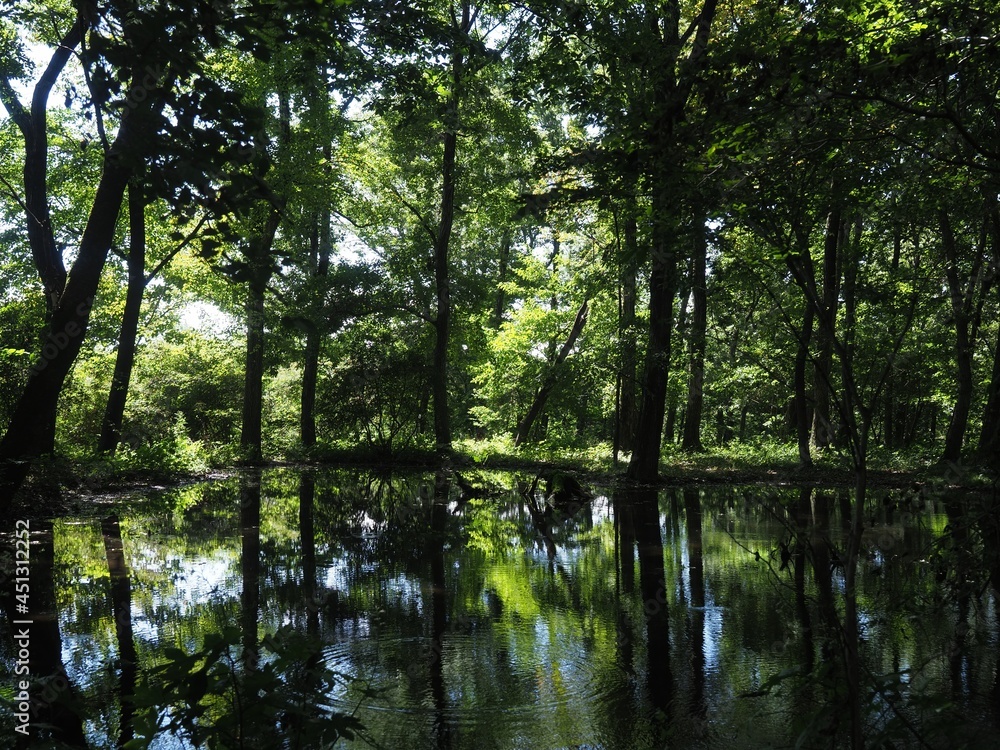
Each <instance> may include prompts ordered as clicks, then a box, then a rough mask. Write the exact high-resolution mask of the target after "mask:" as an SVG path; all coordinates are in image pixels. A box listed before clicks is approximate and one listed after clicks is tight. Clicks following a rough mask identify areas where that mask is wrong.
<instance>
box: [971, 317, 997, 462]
mask: <svg viewBox="0 0 1000 750" xmlns="http://www.w3.org/2000/svg"><path fill="white" fill-rule="evenodd" d="M976 456H977V457H979V458H980V459H983V460H986V461H988V462H989V463H991V464H993V465H996V464H997V463H998V461H1000V330H998V331H997V341H996V345H995V346H994V352H993V372H992V373H991V375H990V384H989V388H988V390H987V397H986V408H985V409H984V411H983V427H982V431H981V432H980V433H979V445H978V446H977V448H976Z"/></svg>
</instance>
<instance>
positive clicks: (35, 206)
mask: <svg viewBox="0 0 1000 750" xmlns="http://www.w3.org/2000/svg"><path fill="white" fill-rule="evenodd" d="M87 26H88V22H87V20H86V18H85V17H84V14H83V13H79V14H78V15H77V17H76V18H75V19H74V23H73V26H72V27H71V28H70V29H69V31H67V32H66V34H65V35H64V36H63V38H62V39H61V40H60V41H59V44H58V46H56V47H55V48H54V51H53V52H52V57H51V58H50V59H49V62H48V64H47V65H46V66H45V70H43V71H42V75H41V76H40V77H39V79H38V82H37V83H36V84H35V88H34V90H33V91H32V95H31V104H30V105H29V106H28V107H25V106H24V105H23V104H22V103H21V101H20V99H19V98H18V96H17V93H16V92H15V91H14V89H13V88H12V87H11V85H10V83H9V80H8V77H7V76H6V75H0V101H2V102H3V105H4V108H5V109H6V110H7V112H8V114H9V115H10V119H11V120H13V122H14V124H15V125H16V126H17V128H18V130H20V131H21V136H22V137H23V138H24V203H23V208H24V219H25V229H26V234H27V236H28V245H29V246H30V247H31V255H32V259H33V260H34V263H35V269H36V270H37V271H38V277H39V279H41V282H42V287H43V291H44V294H45V305H46V310H47V312H48V314H49V315H52V314H54V313H55V311H56V308H57V307H58V306H59V302H60V298H61V297H62V293H63V289H64V288H65V286H66V267H65V265H64V263H63V257H62V252H61V251H60V249H59V247H58V245H56V241H55V232H54V231H53V228H52V218H51V213H50V211H49V190H48V164H49V139H48V134H49V123H48V101H49V94H50V93H51V91H52V87H53V86H55V84H56V81H57V80H58V79H59V76H60V75H61V74H62V71H63V69H64V68H65V67H66V64H67V63H68V62H69V60H70V58H71V57H72V56H73V54H74V50H75V49H76V47H77V46H78V45H79V44H80V42H81V41H82V40H83V36H84V34H85V33H86V31H87Z"/></svg>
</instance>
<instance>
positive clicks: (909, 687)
mask: <svg viewBox="0 0 1000 750" xmlns="http://www.w3.org/2000/svg"><path fill="white" fill-rule="evenodd" d="M564 479H565V478H564V477H562V476H561V475H558V474H557V475H555V476H553V477H550V478H549V480H548V481H547V480H546V479H545V478H542V479H538V478H536V477H534V476H532V475H528V474H510V473H488V472H469V473H467V474H463V477H462V480H461V482H459V481H457V480H456V478H454V477H449V476H445V475H437V476H436V475H434V474H419V473H416V474H403V475H399V474H392V475H390V474H382V473H377V472H371V471H367V470H361V469H358V470H347V469H340V470H335V471H323V472H299V471H293V470H288V469H279V470H268V471H265V472H263V473H260V472H248V473H246V474H242V475H240V476H236V477H231V478H229V479H226V480H221V481H215V482H209V483H205V484H200V485H195V486H190V487H186V488H183V489H172V490H164V491H160V492H151V493H145V494H137V495H133V496H129V497H125V498H119V499H115V500H114V501H113V502H112V501H107V502H106V504H105V506H104V507H102V509H101V510H100V513H99V514H98V515H96V516H92V517H79V518H64V519H57V520H54V521H52V522H48V523H43V522H34V521H33V522H32V542H33V543H32V573H31V583H32V590H31V592H32V612H31V616H32V619H33V620H34V624H33V625H32V640H31V649H32V652H33V653H32V657H31V658H32V660H33V665H34V666H35V667H36V668H37V669H38V670H39V671H43V670H44V669H47V671H49V672H58V671H59V670H60V669H64V670H65V682H66V684H68V686H69V687H68V689H63V688H60V687H58V686H57V688H56V691H55V692H56V693H59V696H60V697H59V699H57V700H55V701H50V702H49V703H47V704H46V705H45V708H46V710H48V713H46V714H44V716H45V717H46V720H47V721H51V722H52V723H54V724H56V725H57V726H61V727H62V730H61V731H63V732H64V734H63V735H62V737H63V739H64V740H68V741H70V742H72V741H73V740H74V737H75V738H76V744H78V745H79V744H81V742H82V740H83V739H84V738H85V740H86V743H87V745H88V746H89V747H92V748H98V747H100V748H106V747H107V748H110V747H115V746H116V744H119V745H120V744H124V742H125V741H126V740H128V739H129V738H132V737H137V736H139V735H141V734H142V731H141V727H139V728H138V729H135V730H134V729H133V728H132V726H131V723H130V722H129V716H133V715H135V716H138V715H139V713H140V711H139V710H138V709H137V708H135V707H134V706H132V703H131V701H126V702H124V703H123V701H122V696H123V695H124V696H126V697H127V696H132V695H137V696H145V697H144V698H142V700H147V701H148V700H150V694H152V695H153V698H155V699H158V700H159V702H160V703H161V704H162V705H161V711H162V712H161V714H160V718H161V721H167V720H169V719H170V718H171V717H172V718H174V719H178V720H179V717H181V715H182V712H181V711H180V710H179V709H177V708H176V707H175V708H173V709H169V710H168V709H167V708H166V707H167V706H168V705H169V704H170V702H171V700H172V699H173V698H174V697H176V696H172V695H170V694H169V692H170V690H169V689H168V688H166V687H164V685H167V684H168V683H165V682H162V681H161V682H160V683H157V682H156V681H155V679H154V677H155V676H156V675H160V678H162V676H163V672H162V670H161V671H159V672H154V671H153V667H154V666H155V665H158V664H163V663H166V662H169V661H171V660H173V661H175V662H177V663H178V664H181V665H183V664H187V666H181V667H179V668H180V669H181V672H182V673H183V674H184V675H189V676H190V679H188V680H186V681H185V680H183V679H182V680H180V681H179V682H177V683H176V684H174V689H177V690H187V689H189V688H190V686H191V685H195V684H197V679H196V678H197V675H198V674H202V675H204V674H205V673H206V672H205V671H204V670H202V669H201V668H202V667H203V666H204V665H205V664H206V662H205V661H204V659H202V660H201V661H191V662H183V659H182V657H186V656H187V655H189V654H193V653H199V649H203V647H205V644H206V638H208V642H209V643H217V642H219V636H218V635H213V634H219V633H225V632H227V631H228V632H229V638H230V640H229V641H225V642H223V643H222V645H221V646H218V648H217V649H216V652H215V653H216V655H217V656H219V655H220V654H221V656H220V661H219V664H222V665H223V666H225V665H227V664H228V665H229V666H228V669H229V671H228V672H224V671H223V672H220V673H219V674H223V673H225V674H228V675H230V677H231V680H230V681H229V682H226V681H225V680H224V679H221V678H217V679H215V681H214V682H212V681H211V680H210V681H209V688H208V692H209V693H212V692H213V691H215V693H217V694H218V695H219V696H223V697H222V698H220V699H218V700H216V701H214V702H213V701H212V700H211V699H208V698H206V700H205V701H203V703H202V705H203V708H202V709H201V711H202V715H201V716H200V717H199V719H198V722H200V723H201V725H202V726H203V727H207V726H209V725H211V724H212V723H213V722H216V723H217V724H218V727H219V728H217V731H219V732H223V731H226V730H225V729H224V726H225V727H230V728H231V725H232V723H233V721H234V718H233V716H234V712H235V713H236V714H238V716H242V717H246V720H247V721H248V722H251V719H252V717H253V715H254V712H255V710H256V709H255V708H254V700H255V698H254V696H256V700H260V701H261V704H260V705H261V706H263V705H264V704H265V703H266V702H267V699H268V698H269V696H271V695H274V694H279V693H281V692H282V691H283V690H284V688H282V687H281V685H282V680H286V679H288V680H291V679H292V678H291V677H288V675H291V674H293V673H294V674H296V675H298V677H301V676H302V675H303V674H306V675H312V676H313V677H312V678H313V679H314V681H313V682H312V683H309V684H312V685H313V689H314V692H315V694H314V695H312V696H311V702H310V698H309V697H308V696H307V698H306V703H307V704H308V705H303V707H302V712H301V716H300V717H299V719H295V717H294V716H292V715H291V714H292V713H295V712H294V711H292V712H289V711H287V710H286V713H284V714H281V716H279V718H278V721H277V724H274V725H273V726H272V727H271V729H273V730H275V736H281V735H282V733H287V736H288V737H291V736H292V734H293V733H294V729H293V728H290V727H294V726H298V725H296V724H295V721H297V720H301V721H306V718H303V717H309V716H312V717H319V716H324V715H329V714H330V713H333V714H336V715H340V714H350V715H351V716H353V718H354V719H356V720H357V721H358V722H360V728H359V729H357V731H356V732H355V737H354V739H353V740H346V739H341V740H340V742H339V743H338V745H337V746H338V747H341V746H342V747H352V748H353V747H359V748H360V747H369V746H373V747H382V748H418V749H419V748H455V749H456V750H458V749H460V748H474V749H475V750H486V749H487V748H497V749H498V750H499V749H504V750H506V749H511V750H513V749H514V748H539V749H543V750H544V749H547V748H608V749H612V748H615V749H622V750H625V749H626V748H628V749H633V748H634V749H636V750H639V749H644V748H675V747H676V748H683V747H697V748H755V747H795V746H799V747H839V746H842V745H844V743H846V742H847V737H848V734H847V732H848V727H847V723H848V718H847V716H848V714H847V711H846V708H845V707H844V706H845V703H844V700H845V691H846V689H847V688H846V683H845V682H844V680H843V677H842V674H843V673H842V669H841V667H840V653H841V646H840V638H841V630H842V627H843V622H842V618H843V613H844V610H843V604H842V598H841V593H842V589H843V585H844V579H843V566H842V564H841V560H840V557H841V555H843V550H844V548H845V543H844V539H845V523H844V519H845V518H846V509H847V508H848V506H849V504H850V501H851V498H850V495H849V493H848V492H847V491H846V490H837V489H824V488H811V487H802V488H800V487H760V486H752V487H722V486H706V487H700V488H699V487H683V488H673V489H663V490H660V491H658V492H654V491H635V490H633V491H632V492H630V493H625V492H622V491H617V492H612V491H610V490H603V489H602V488H599V487H597V488H587V489H588V490H589V492H588V496H587V497H582V496H580V495H577V494H574V489H575V488H574V486H573V482H572V481H564ZM470 485H472V487H473V488H474V489H476V490H478V491H470ZM463 486H464V487H465V489H463ZM961 502H962V501H961V499H959V500H954V499H952V500H948V498H943V497H940V498H939V497H932V496H929V495H926V494H921V493H916V492H913V491H902V490H892V491H888V490H884V491H879V492H877V493H873V496H872V498H871V502H870V508H869V513H868V515H869V518H868V519H867V522H866V530H865V537H864V544H863V552H862V556H861V559H860V569H859V622H860V627H861V635H862V660H863V672H864V674H863V679H862V690H863V700H862V704H863V707H864V711H865V717H864V719H865V727H866V730H865V732H866V737H867V738H868V742H869V743H870V746H872V747H911V746H912V747H961V746H968V747H995V746H996V744H995V739H994V738H995V736H996V732H997V729H998V726H997V724H998V722H997V712H996V708H997V706H998V705H1000V681H998V680H1000V675H998V672H997V633H998V619H997V611H996V599H995V593H994V592H993V590H992V589H991V588H990V587H989V585H988V580H989V579H988V570H987V569H986V568H984V563H983V559H985V558H989V554H987V552H988V547H989V540H988V539H987V538H986V536H984V534H983V533H982V529H981V526H982V525H979V526H977V525H976V524H975V523H973V522H972V521H968V522H966V521H963V522H957V521H956V518H957V516H955V513H956V511H955V508H956V507H958V506H959V505H961ZM963 507H964V506H963ZM949 513H950V514H951V516H949ZM961 518H963V519H966V520H967V519H969V518H973V516H972V515H968V514H967V515H963V516H961ZM7 545H8V552H7V559H8V566H9V564H10V563H9V560H11V559H13V544H12V540H11V539H8V540H7ZM987 567H988V566H987ZM8 596H9V595H8ZM14 606H15V602H14V600H13V599H11V598H7V599H5V607H6V609H7V611H6V615H7V616H6V617H5V618H4V624H3V628H4V629H5V631H6V632H4V633H3V638H2V644H3V646H2V648H3V651H2V654H0V656H2V659H3V664H4V666H5V668H6V671H7V674H8V675H12V674H13V672H14V668H15V665H16V663H17V659H18V656H17V652H16V651H15V650H14V649H15V646H14V638H13V636H14V628H16V627H17V626H15V625H13V624H12V623H13V622H14V621H15V620H16V619H17V617H18V615H17V613H16V612H15V610H14ZM47 613H48V614H49V615H54V616H51V617H46V614H47ZM116 613H117V616H116ZM234 626H235V630H234ZM234 633H235V635H234ZM275 633H280V634H282V635H281V636H280V638H283V639H286V640H289V641H290V640H294V638H295V636H296V634H298V635H300V636H302V638H301V639H300V640H296V643H299V644H300V645H301V644H303V643H305V644H307V645H309V648H310V649H311V651H309V653H308V656H307V657H304V658H306V664H307V666H308V665H311V666H309V668H308V669H305V671H303V668H296V669H298V671H297V672H296V671H295V669H290V671H287V672H284V673H279V671H278V667H281V666H282V665H285V666H287V665H286V664H285V662H284V661H282V657H281V654H282V653H285V652H282V650H281V648H279V647H277V646H274V644H275V643H277V642H278V641H276V640H275V639H274V638H273V637H272V636H273V635H274V634H275ZM213 638H214V639H215V640H212V639H213ZM279 640H280V639H279ZM172 649H177V651H174V650H172ZM292 651H294V649H292ZM200 653H202V656H204V652H200ZM302 653H303V654H305V653H306V651H305V650H303V651H302ZM286 656H287V653H286ZM251 657H252V658H251ZM288 658H291V657H288ZM60 662H61V664H60ZM271 667H274V669H271V671H268V670H269V669H270V668H271ZM199 670H200V671H199ZM320 672H322V673H323V675H325V676H327V677H329V676H331V675H333V678H332V679H330V680H329V681H323V680H320V679H319V678H318V677H316V675H317V674H319V673H320ZM251 673H259V674H263V675H264V677H259V680H262V681H260V682H257V683H253V684H252V685H251V684H250V683H247V684H246V685H244V687H243V690H242V693H240V691H239V685H240V683H239V682H238V680H239V679H243V680H249V679H251V678H250V674H251ZM281 675H284V676H281ZM265 677H266V678H267V679H271V680H272V681H273V684H271V685H270V686H269V685H268V684H267V683H266V682H264V681H263V680H264V679H265ZM296 679H297V678H296ZM13 680H14V678H13V677H12V676H9V678H8V679H7V680H5V682H6V684H5V685H4V690H5V692H4V697H5V699H6V701H5V702H7V709H6V711H5V713H4V722H5V727H4V731H7V730H8V729H10V731H7V734H6V735H5V736H6V737H14V736H16V735H15V734H14V732H13V730H12V729H11V727H12V726H13V724H14V719H13V718H12V716H11V714H12V711H11V708H10V703H9V701H10V699H11V697H12V693H11V692H10V690H11V688H10V686H11V685H12V684H13ZM157 686H158V687H157ZM144 690H145V692H143V691H144ZM157 690H159V693H157V692H156V691H157ZM234 690H236V694H237V700H236V701H235V702H234V700H233V698H232V696H233V694H234V693H233V691H234ZM288 690H291V688H288ZM137 691H138V692H137ZM204 691H205V688H204V687H202V688H201V689H200V692H198V694H197V695H196V696H195V697H196V698H197V697H198V696H200V695H201V694H202V693H203V692H204ZM227 691H228V692H227ZM66 696H69V697H70V698H71V701H67V700H62V698H64V697H66ZM227 696H228V697H227ZM142 700H139V701H138V702H139V703H141V702H142ZM154 702H155V701H154ZM74 706H75V708H74ZM234 707H235V708H234ZM283 710H285V709H283ZM261 711H263V709H261ZM324 712H326V713H324ZM258 713H259V715H267V714H263V713H260V712H258ZM296 715H298V714H296ZM75 716H80V717H82V721H81V720H80V719H74V717H75ZM223 716H225V717H226V718H225V720H224V721H223V719H221V718H220V717H223ZM269 720H270V721H272V723H273V722H274V720H273V717H272V718H271V719H269ZM225 722H229V723H228V724H226V723H225ZM237 723H239V722H238V721H237ZM251 723H252V722H251ZM139 724H141V722H139ZM137 726H138V725H137ZM236 731H238V730H236ZM196 741H199V742H206V741H207V740H205V739H204V738H202V739H200V740H196ZM243 741H244V744H245V746H247V747H254V746H272V747H273V746H278V745H275V743H274V741H273V738H265V737H257V738H256V739H255V738H254V737H253V736H250V735H249V734H248V735H245V736H244V740H243ZM255 743H256V744H255ZM268 743H270V744H268ZM797 743H798V745H797ZM191 745H192V741H191V739H190V737H187V738H185V736H184V733H183V732H182V731H180V730H172V731H161V732H160V733H159V734H157V736H156V737H155V738H154V739H153V740H152V743H151V745H150V746H151V747H154V748H181V747H190V746H191ZM293 745H294V742H292V741H291V740H289V746H293ZM300 746H302V747H310V745H308V744H303V745H300Z"/></svg>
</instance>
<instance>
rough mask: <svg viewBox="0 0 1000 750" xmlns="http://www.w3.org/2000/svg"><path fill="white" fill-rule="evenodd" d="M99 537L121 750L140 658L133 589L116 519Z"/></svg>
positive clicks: (129, 734)
mask: <svg viewBox="0 0 1000 750" xmlns="http://www.w3.org/2000/svg"><path fill="white" fill-rule="evenodd" d="M101 533H102V535H103V537H104V550H105V553H106V555H107V558H108V573H109V574H110V575H111V613H112V615H113V617H114V621H115V636H116V638H117V642H118V659H119V662H120V666H119V669H120V674H119V682H118V696H119V699H120V700H121V706H122V711H121V719H120V725H119V730H118V745H119V747H121V746H124V744H125V743H126V742H128V741H129V740H131V739H132V737H133V731H132V714H133V712H132V696H133V695H134V694H135V686H136V678H137V677H138V666H139V656H138V654H137V653H136V650H135V638H134V636H133V632H132V586H131V583H130V581H129V574H128V567H127V566H126V564H125V551H124V547H123V545H122V529H121V524H120V523H119V521H118V516H116V515H111V516H107V517H105V518H104V519H102V520H101Z"/></svg>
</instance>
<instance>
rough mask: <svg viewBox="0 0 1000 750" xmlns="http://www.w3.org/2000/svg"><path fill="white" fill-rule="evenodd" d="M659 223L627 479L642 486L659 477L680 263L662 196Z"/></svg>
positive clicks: (658, 215) (656, 232)
mask: <svg viewBox="0 0 1000 750" xmlns="http://www.w3.org/2000/svg"><path fill="white" fill-rule="evenodd" d="M656 203H657V206H656V208H657V219H658V221H657V223H656V224H655V225H654V227H653V231H654V236H655V240H654V243H653V259H652V270H651V272H650V277H649V341H648V343H647V346H646V361H645V369H644V374H643V382H642V407H641V409H640V411H639V420H638V424H637V426H636V431H635V441H634V445H633V450H632V460H631V461H630V462H629V465H628V476H629V478H630V479H633V480H635V481H639V482H654V481H656V479H657V476H658V473H659V464H660V448H661V443H662V439H663V417H664V411H665V407H666V398H667V379H668V376H669V374H670V343H671V341H670V340H671V333H672V332H673V322H674V291H675V289H676V284H677V279H676V276H677V259H676V257H675V252H674V248H673V247H671V245H670V242H669V240H668V239H667V238H668V228H667V227H666V226H664V224H665V223H666V222H667V220H668V217H669V216H670V213H669V209H668V208H667V206H668V203H669V201H668V200H667V197H666V196H660V197H659V200H657V201H656Z"/></svg>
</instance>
